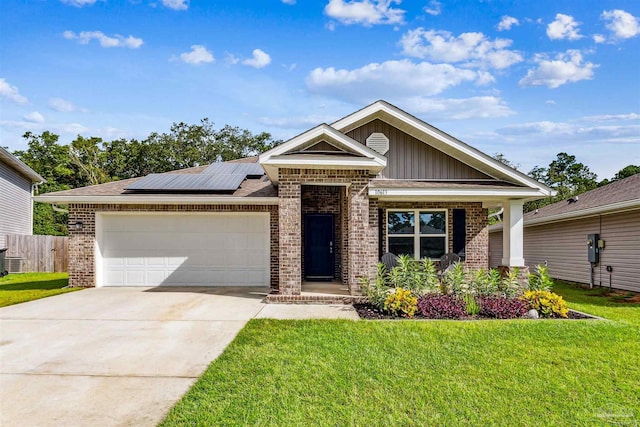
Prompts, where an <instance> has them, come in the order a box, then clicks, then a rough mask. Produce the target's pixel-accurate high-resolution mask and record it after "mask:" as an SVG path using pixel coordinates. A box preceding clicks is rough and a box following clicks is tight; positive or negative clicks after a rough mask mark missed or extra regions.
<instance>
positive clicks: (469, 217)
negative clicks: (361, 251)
mask: <svg viewBox="0 0 640 427" xmlns="http://www.w3.org/2000/svg"><path fill="white" fill-rule="evenodd" d="M379 207H380V208H382V214H383V221H382V223H383V229H382V234H383V236H382V248H383V249H382V251H383V253H384V252H386V251H387V227H386V224H385V222H386V217H387V213H386V210H387V209H425V210H426V209H446V210H447V229H448V233H449V234H448V242H447V248H448V251H449V252H453V238H452V237H453V236H452V234H453V209H465V212H466V235H467V238H466V242H465V243H466V260H465V267H467V268H469V269H472V270H478V269H480V268H483V269H485V270H486V269H488V268H489V229H488V210H487V209H484V208H483V207H482V203H473V202H469V203H464V202H379Z"/></svg>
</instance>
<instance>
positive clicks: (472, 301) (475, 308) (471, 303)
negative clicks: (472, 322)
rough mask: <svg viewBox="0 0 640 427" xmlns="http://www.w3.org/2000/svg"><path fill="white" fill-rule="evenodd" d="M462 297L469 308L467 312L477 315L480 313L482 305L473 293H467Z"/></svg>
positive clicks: (470, 314)
mask: <svg viewBox="0 0 640 427" xmlns="http://www.w3.org/2000/svg"><path fill="white" fill-rule="evenodd" d="M462 299H463V300H464V303H465V305H466V308H467V314H468V315H469V316H475V315H476V314H478V313H480V306H479V305H478V302H477V301H476V298H475V297H474V296H473V295H471V294H465V295H464V296H463V297H462Z"/></svg>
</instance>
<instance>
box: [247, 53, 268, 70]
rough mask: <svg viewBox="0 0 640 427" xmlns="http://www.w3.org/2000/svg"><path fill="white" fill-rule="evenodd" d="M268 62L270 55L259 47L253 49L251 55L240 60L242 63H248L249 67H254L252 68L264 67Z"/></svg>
mask: <svg viewBox="0 0 640 427" xmlns="http://www.w3.org/2000/svg"><path fill="white" fill-rule="evenodd" d="M270 63H271V57H270V56H269V54H268V53H266V52H264V51H262V50H260V49H254V50H253V57H252V58H250V59H245V60H244V61H242V64H244V65H248V66H249V67H254V68H264V67H266V66H267V65H269V64H270Z"/></svg>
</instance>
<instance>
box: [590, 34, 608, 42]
mask: <svg viewBox="0 0 640 427" xmlns="http://www.w3.org/2000/svg"><path fill="white" fill-rule="evenodd" d="M593 41H594V42H596V43H604V42H605V41H607V38H606V37H605V36H603V35H602V34H594V35H593Z"/></svg>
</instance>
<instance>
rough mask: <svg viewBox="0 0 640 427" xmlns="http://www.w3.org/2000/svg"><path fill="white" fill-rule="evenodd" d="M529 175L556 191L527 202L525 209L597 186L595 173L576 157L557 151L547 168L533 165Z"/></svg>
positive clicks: (536, 207) (571, 195)
mask: <svg viewBox="0 0 640 427" xmlns="http://www.w3.org/2000/svg"><path fill="white" fill-rule="evenodd" d="M529 176H531V177H532V178H534V179H536V180H538V181H541V182H543V183H545V184H546V185H548V186H549V187H551V188H553V189H554V190H556V191H557V195H556V196H555V197H550V198H547V199H542V200H536V201H533V202H527V203H526V204H525V211H526V212H528V211H531V210H534V209H538V208H540V207H542V206H546V205H548V204H551V203H555V202H557V201H560V200H565V199H567V198H569V197H573V196H575V195H577V194H581V193H584V192H585V191H589V190H592V189H594V188H596V187H597V175H596V174H595V173H593V172H591V171H590V170H589V168H588V167H587V166H585V165H583V164H582V163H578V162H576V157H575V156H572V155H569V154H567V153H558V155H557V156H556V159H555V160H553V161H552V162H551V163H550V164H549V167H548V168H542V167H539V166H535V167H534V168H533V169H532V170H531V171H530V172H529Z"/></svg>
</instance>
